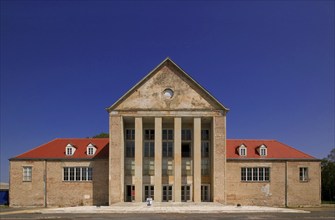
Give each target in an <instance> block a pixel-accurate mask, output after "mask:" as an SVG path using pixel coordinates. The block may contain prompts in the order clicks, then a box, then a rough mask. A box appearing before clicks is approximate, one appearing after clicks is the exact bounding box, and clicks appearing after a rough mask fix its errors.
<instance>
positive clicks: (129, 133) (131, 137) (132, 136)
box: [125, 129, 135, 140]
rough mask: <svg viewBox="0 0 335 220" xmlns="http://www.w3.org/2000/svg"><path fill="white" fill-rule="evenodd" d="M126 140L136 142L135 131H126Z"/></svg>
mask: <svg viewBox="0 0 335 220" xmlns="http://www.w3.org/2000/svg"><path fill="white" fill-rule="evenodd" d="M125 136H126V140H135V129H126V135H125Z"/></svg>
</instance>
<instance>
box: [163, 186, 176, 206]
mask: <svg viewBox="0 0 335 220" xmlns="http://www.w3.org/2000/svg"><path fill="white" fill-rule="evenodd" d="M172 192H173V191H172V185H163V191H162V193H163V198H162V201H163V202H168V201H172Z"/></svg>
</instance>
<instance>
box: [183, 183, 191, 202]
mask: <svg viewBox="0 0 335 220" xmlns="http://www.w3.org/2000/svg"><path fill="white" fill-rule="evenodd" d="M190 200H191V186H190V185H182V186H181V201H182V202H187V201H190Z"/></svg>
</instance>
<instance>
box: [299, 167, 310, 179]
mask: <svg viewBox="0 0 335 220" xmlns="http://www.w3.org/2000/svg"><path fill="white" fill-rule="evenodd" d="M299 179H300V181H303V182H307V181H308V180H309V179H308V167H300V168H299Z"/></svg>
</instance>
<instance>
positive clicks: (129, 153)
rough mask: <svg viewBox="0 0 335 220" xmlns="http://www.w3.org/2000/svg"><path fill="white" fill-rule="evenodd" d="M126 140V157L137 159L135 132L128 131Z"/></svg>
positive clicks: (132, 130)
mask: <svg viewBox="0 0 335 220" xmlns="http://www.w3.org/2000/svg"><path fill="white" fill-rule="evenodd" d="M125 138H126V141H125V145H126V146H125V151H126V152H125V155H126V157H129V158H135V130H134V129H126V134H125Z"/></svg>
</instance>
